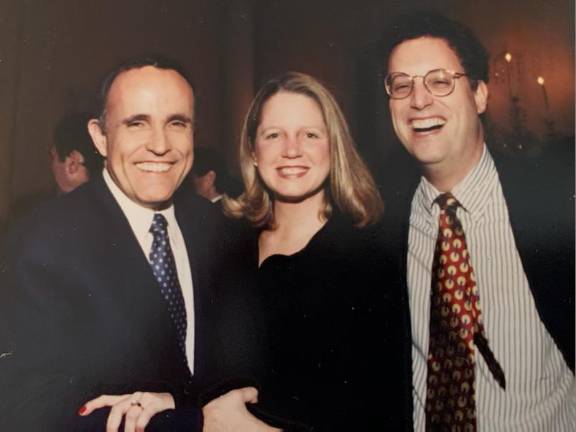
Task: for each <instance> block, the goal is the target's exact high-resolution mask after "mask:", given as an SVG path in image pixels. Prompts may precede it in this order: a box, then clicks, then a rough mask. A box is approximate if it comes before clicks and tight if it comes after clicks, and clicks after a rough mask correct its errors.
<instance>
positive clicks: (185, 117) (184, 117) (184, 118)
mask: <svg viewBox="0 0 576 432" xmlns="http://www.w3.org/2000/svg"><path fill="white" fill-rule="evenodd" d="M174 120H177V121H181V122H183V123H192V118H191V117H190V116H189V115H186V114H173V115H171V116H170V117H168V122H171V121H174Z"/></svg>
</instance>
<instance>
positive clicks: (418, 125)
mask: <svg viewBox="0 0 576 432" xmlns="http://www.w3.org/2000/svg"><path fill="white" fill-rule="evenodd" d="M445 123H446V120H444V119H441V118H438V117H433V118H426V119H416V120H412V122H411V125H412V127H413V128H414V129H429V128H431V127H434V126H442V125H444V124H445Z"/></svg>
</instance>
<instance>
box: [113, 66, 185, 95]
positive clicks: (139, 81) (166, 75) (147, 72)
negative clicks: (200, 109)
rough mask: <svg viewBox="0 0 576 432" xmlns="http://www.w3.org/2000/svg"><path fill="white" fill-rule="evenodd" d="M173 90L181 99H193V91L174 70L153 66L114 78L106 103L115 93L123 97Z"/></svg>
mask: <svg viewBox="0 0 576 432" xmlns="http://www.w3.org/2000/svg"><path fill="white" fill-rule="evenodd" d="M173 88H177V89H178V91H179V93H180V96H181V97H183V98H185V97H188V96H191V97H192V99H193V98H194V91H193V89H192V87H191V86H190V84H189V83H188V81H187V80H186V79H185V78H184V77H183V76H182V75H181V74H180V73H179V72H178V71H176V70H174V69H162V68H157V67H154V66H144V67H141V68H133V69H129V70H127V71H123V72H121V73H120V74H118V76H116V78H115V79H114V81H113V82H112V84H111V85H110V90H109V92H108V97H107V102H109V101H110V99H112V98H113V97H114V96H115V95H116V94H117V93H122V94H123V95H125V94H131V93H136V92H138V91H143V90H148V89H149V90H150V91H153V90H157V91H162V90H165V91H167V90H169V89H173ZM174 96H176V94H175V95H174Z"/></svg>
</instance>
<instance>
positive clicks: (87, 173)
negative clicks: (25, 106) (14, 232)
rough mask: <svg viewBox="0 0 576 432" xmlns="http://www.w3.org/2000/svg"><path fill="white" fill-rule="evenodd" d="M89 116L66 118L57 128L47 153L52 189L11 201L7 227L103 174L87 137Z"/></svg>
mask: <svg viewBox="0 0 576 432" xmlns="http://www.w3.org/2000/svg"><path fill="white" fill-rule="evenodd" d="M89 119H90V114H88V113H84V112H75V113H70V114H67V115H65V116H64V117H63V118H62V119H61V120H60V121H59V122H58V124H57V125H56V128H55V129H54V133H53V136H52V143H51V145H50V148H49V150H48V154H49V158H50V159H49V164H50V172H51V173H52V178H53V180H54V189H53V190H52V191H49V192H43V191H41V192H36V193H32V194H28V195H24V196H22V197H20V198H18V199H17V200H16V201H14V204H13V205H12V208H11V211H10V219H9V221H10V223H12V222H14V221H16V220H18V219H20V218H21V217H22V216H24V215H26V214H27V213H28V212H30V211H31V210H33V209H34V208H36V207H38V206H39V205H40V204H41V203H43V202H44V201H47V200H49V199H51V198H54V197H57V196H60V195H63V194H67V193H69V192H72V191H73V190H74V189H76V188H77V187H79V186H81V185H83V184H84V183H86V182H87V181H88V180H90V178H92V177H93V176H94V175H96V174H98V173H100V172H101V171H102V167H103V165H104V161H103V158H102V156H100V154H98V152H97V150H96V147H94V144H92V140H91V139H90V135H89V134H88V129H87V125H88V120H89Z"/></svg>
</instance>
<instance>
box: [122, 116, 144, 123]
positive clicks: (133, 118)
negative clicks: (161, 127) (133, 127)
mask: <svg viewBox="0 0 576 432" xmlns="http://www.w3.org/2000/svg"><path fill="white" fill-rule="evenodd" d="M134 121H150V116H149V115H148V114H134V115H131V116H130V117H126V118H125V119H124V120H122V124H123V125H128V124H130V123H132V122H134Z"/></svg>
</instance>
